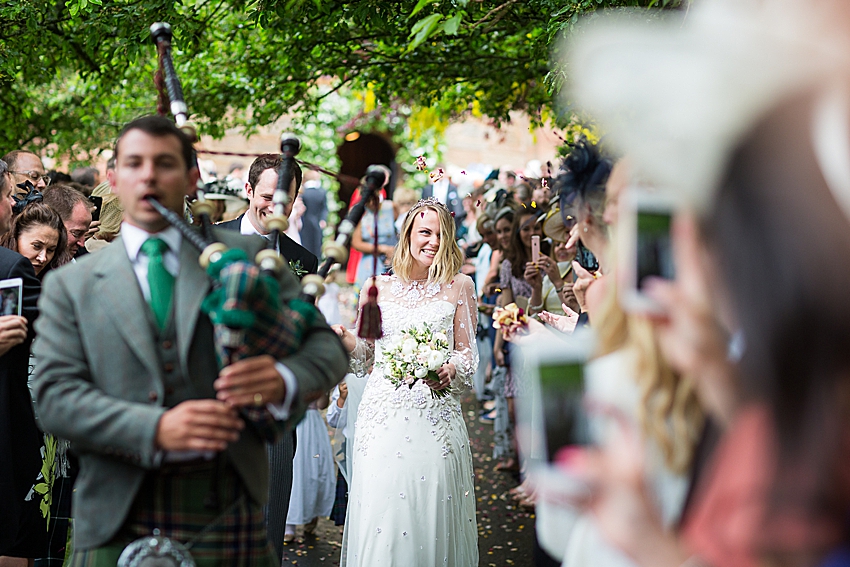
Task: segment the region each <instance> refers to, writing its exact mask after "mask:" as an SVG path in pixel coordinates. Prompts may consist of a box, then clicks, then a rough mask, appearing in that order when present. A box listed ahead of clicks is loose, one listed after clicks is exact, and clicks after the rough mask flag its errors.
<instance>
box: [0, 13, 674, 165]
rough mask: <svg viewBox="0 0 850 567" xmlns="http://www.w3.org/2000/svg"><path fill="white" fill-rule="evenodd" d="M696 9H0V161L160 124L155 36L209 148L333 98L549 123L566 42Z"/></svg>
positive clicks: (66, 149) (94, 143)
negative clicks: (557, 64)
mask: <svg viewBox="0 0 850 567" xmlns="http://www.w3.org/2000/svg"><path fill="white" fill-rule="evenodd" d="M685 2H687V0H497V1H491V0H436V1H429V0H354V1H342V0H177V1H175V0H0V93H2V96H0V152H5V151H8V150H11V149H14V148H19V147H24V146H27V147H32V148H36V149H43V148H46V147H48V148H49V149H50V151H52V152H55V153H60V154H70V153H71V151H73V152H74V153H73V156H76V157H80V152H81V151H86V150H97V149H99V148H104V147H108V145H109V144H110V141H111V140H112V139H113V138H114V136H115V134H116V133H117V131H118V129H119V128H120V126H121V125H122V124H123V123H125V122H126V121H128V120H130V119H132V118H134V117H136V116H138V115H141V114H144V113H151V112H154V111H155V110H156V93H155V91H154V87H153V82H152V75H153V72H154V70H155V68H156V53H155V49H154V47H153V45H152V43H151V41H150V38H149V32H148V27H149V25H150V24H151V23H153V22H156V21H167V22H169V23H171V25H172V27H173V29H174V36H175V37H174V60H175V64H176V68H177V71H178V74H179V76H180V78H181V80H182V82H183V90H184V93H185V96H186V100H187V102H188V104H189V109H190V112H191V113H192V115H193V120H194V121H195V122H197V123H198V124H199V126H200V129H201V131H202V132H203V133H205V134H211V135H213V136H217V135H221V134H223V133H224V131H225V130H226V129H227V128H230V127H234V126H241V127H244V128H245V129H246V131H247V133H250V131H251V129H252V128H255V127H257V126H261V125H268V124H271V123H273V122H275V121H276V120H277V119H278V118H280V117H281V116H284V115H287V114H295V115H297V116H306V117H309V116H311V115H313V114H315V113H316V112H318V110H319V109H320V106H321V103H322V100H323V98H325V97H328V96H331V94H330V93H334V92H336V91H337V90H338V89H341V88H344V89H350V90H352V91H356V92H368V93H370V94H369V96H371V97H374V103H375V104H377V105H378V106H380V105H387V104H390V103H394V104H403V105H405V106H407V107H409V108H412V109H414V112H415V109H417V108H419V109H427V110H428V111H429V112H431V113H435V115H436V116H438V117H440V118H441V119H446V118H452V117H457V116H463V115H472V116H477V117H482V116H484V117H489V118H490V119H492V120H493V121H494V123H495V124H497V125H498V124H499V123H501V122H503V121H506V120H508V119H509V113H510V112H511V111H522V112H526V113H528V114H529V115H531V116H532V118H533V119H535V120H536V121H537V122H538V123H544V122H548V121H549V120H550V119H551V117H552V114H551V112H550V108H551V106H552V105H551V101H552V91H553V90H557V89H558V88H559V87H560V84H561V81H562V79H563V72H562V71H560V70H555V71H552V72H550V68H549V59H550V51H551V50H552V49H553V46H554V45H555V44H556V42H555V39H556V38H557V37H558V35H559V34H560V33H561V32H563V31H565V30H569V29H570V28H571V26H572V25H573V24H574V23H575V22H576V21H577V19H578V17H579V16H580V15H582V14H585V13H589V12H593V11H596V10H599V9H603V8H611V7H622V6H633V7H645V8H652V7H678V6H680V5H681V4H683V3H685Z"/></svg>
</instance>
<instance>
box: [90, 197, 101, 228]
mask: <svg viewBox="0 0 850 567" xmlns="http://www.w3.org/2000/svg"><path fill="white" fill-rule="evenodd" d="M89 201H91V202H92V204H93V205H94V210H93V211H92V212H91V220H92V222H94V221H97V220H100V208H101V207H103V197H95V196H94V195H92V196H91V197H89Z"/></svg>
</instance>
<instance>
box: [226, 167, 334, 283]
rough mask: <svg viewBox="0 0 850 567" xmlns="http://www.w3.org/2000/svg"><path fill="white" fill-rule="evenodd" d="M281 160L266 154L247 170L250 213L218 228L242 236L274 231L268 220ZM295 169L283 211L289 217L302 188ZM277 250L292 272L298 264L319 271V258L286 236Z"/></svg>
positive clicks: (280, 237) (266, 233)
mask: <svg viewBox="0 0 850 567" xmlns="http://www.w3.org/2000/svg"><path fill="white" fill-rule="evenodd" d="M281 161H282V158H281V157H280V155H278V154H263V155H261V156H260V157H258V158H257V159H255V160H254V163H252V164H251V168H250V169H249V170H248V183H246V184H245V192H246V193H247V194H248V210H247V211H246V212H245V213H244V214H242V215H240V216H239V217H237V218H235V219H233V220H231V221H227V222H223V223H220V224H218V225H217V226H219V227H221V228H225V229H227V230H237V231H239V232H240V233H242V234H259V235H260V236H263V237H265V238H269V237H270V233H271V231H270V230H269V229H268V228H267V227H266V218H267V217H270V216H271V215H272V213H273V212H274V204H273V203H272V196H273V195H274V192H275V189H277V170H278V168H279V167H280V163H281ZM293 169H294V172H293V173H294V175H293V176H292V182H291V183H290V185H289V203H288V204H287V205H286V206H285V208H284V214H285V215H286V216H287V217H288V216H289V213H291V212H292V205H293V203H295V198H296V197H297V196H298V190H299V189H300V188H301V168H300V167H298V164H297V163H294V164H293ZM276 248H277V251H278V252H280V253H281V254H282V255H283V257H284V258H286V259H287V260H288V261H289V262H290V267H291V268H293V271H295V270H294V268H296V267H297V266H296V263H297V264H298V266H300V271H303V272H304V273H308V274H315V273H316V272H317V271H318V270H319V259H318V258H317V257H316V255H315V254H313V253H312V252H310V251H309V250H307V249H306V248H304V247H303V246H301V245H300V244H298V243H297V242H295V241H294V240H292V239H291V238H289V237H288V236H287V235H285V234H283V233H280V235H279V237H278V242H277V245H276ZM301 275H303V274H301Z"/></svg>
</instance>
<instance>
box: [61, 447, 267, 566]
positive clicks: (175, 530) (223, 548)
mask: <svg viewBox="0 0 850 567" xmlns="http://www.w3.org/2000/svg"><path fill="white" fill-rule="evenodd" d="M224 459H226V457H224V456H221V457H219V458H216V459H214V460H212V461H209V462H200V463H198V462H193V463H187V464H174V465H171V464H166V465H164V466H163V467H162V468H161V469H160V470H158V471H154V472H150V473H148V474H147V476H146V477H145V480H144V482H143V483H142V487H141V488H140V490H139V493H138V495H137V496H136V499H135V500H134V502H133V506H132V508H131V509H130V513H129V515H128V517H127V519H126V520H125V522H124V525H123V526H122V528H121V530H120V531H119V533H118V535H117V536H116V537H115V538H114V539H113V540H112V541H110V542H109V543H108V544H106V545H105V546H103V547H99V548H95V549H88V550H80V549H77V550H75V552H74V556H73V560H72V562H71V566H72V567H106V566H108V567H115V565H116V563H117V561H118V557H119V556H120V555H121V552H122V551H123V549H124V547H126V546H127V545H128V544H129V543H130V542H132V541H134V540H136V539H139V538H141V537H144V536H148V535H151V534H152V533H153V530H154V529H159V531H160V535H162V536H165V537H167V538H170V539H172V540H175V541H178V542H180V543H182V544H184V545H186V546H187V547H189V552H190V553H191V554H192V557H194V559H195V563H196V564H197V566H198V567H224V566H228V567H231V566H232V567H279V565H280V561H279V560H275V554H274V551H273V550H272V547H271V545H270V544H269V541H268V537H267V535H266V526H265V517H264V514H263V508H262V506H260V505H259V504H257V503H256V502H253V501H252V500H251V497H250V495H249V494H248V492H247V491H246V490H245V487H244V486H243V483H242V479H241V478H240V477H239V475H238V474H237V472H236V471H235V470H234V468H233V467H232V466H231V465H230V464H229V463H226V464H224ZM212 494H217V499H213V500H217V502H215V503H213V504H214V505H211V503H210V502H209V500H210V496H211V495H212ZM208 526H209V529H207V530H206V531H204V530H205V528H207V527H208ZM201 532H203V533H201ZM199 534H200V535H199Z"/></svg>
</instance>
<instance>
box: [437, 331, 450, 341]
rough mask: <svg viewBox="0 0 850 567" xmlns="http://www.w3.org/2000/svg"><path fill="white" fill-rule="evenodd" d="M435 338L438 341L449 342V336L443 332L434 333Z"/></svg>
mask: <svg viewBox="0 0 850 567" xmlns="http://www.w3.org/2000/svg"><path fill="white" fill-rule="evenodd" d="M434 338H435V339H436V340H438V341H443V342H446V343H448V342H449V338H448V337H447V336H446V334H445V333H443V332H437V333H434Z"/></svg>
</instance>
